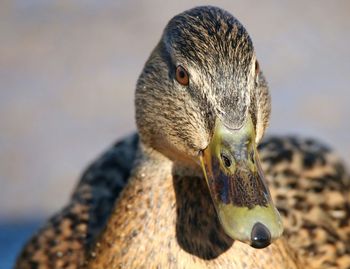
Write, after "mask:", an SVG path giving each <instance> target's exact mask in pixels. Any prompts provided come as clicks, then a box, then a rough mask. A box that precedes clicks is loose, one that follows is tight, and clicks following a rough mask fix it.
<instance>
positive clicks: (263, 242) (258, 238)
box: [251, 222, 271, 248]
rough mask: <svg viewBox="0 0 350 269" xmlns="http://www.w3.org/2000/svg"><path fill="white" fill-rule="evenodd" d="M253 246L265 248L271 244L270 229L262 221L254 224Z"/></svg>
mask: <svg viewBox="0 0 350 269" xmlns="http://www.w3.org/2000/svg"><path fill="white" fill-rule="evenodd" d="M251 242H252V243H251V246H252V247H253V248H265V247H267V246H268V245H270V244H271V234H270V231H269V229H268V228H267V227H266V226H265V225H264V224H262V223H260V222H257V223H255V224H254V226H253V229H252V233H251Z"/></svg>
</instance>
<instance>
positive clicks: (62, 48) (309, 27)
mask: <svg viewBox="0 0 350 269" xmlns="http://www.w3.org/2000/svg"><path fill="white" fill-rule="evenodd" d="M203 4H212V5H217V6H220V7H223V8H225V9H227V10H228V11H230V12H231V13H233V14H234V15H235V16H236V17H237V18H239V20H240V21H241V22H242V23H243V24H244V25H245V26H246V28H247V29H248V31H249V33H250V34H251V36H252V38H253V41H254V44H255V47H256V50H257V55H258V58H259V61H260V64H261V66H262V68H263V69H264V72H265V75H266V77H267V79H268V81H269V83H270V87H271V93H272V99H273V110H272V121H271V125H270V129H269V133H284V134H285V133H292V134H300V135H307V136H314V137H317V138H320V139H322V140H324V141H326V142H327V143H328V144H330V145H331V146H333V147H334V148H335V149H336V150H337V151H338V152H339V153H340V155H341V156H342V157H343V159H344V160H345V161H346V162H347V163H348V164H349V163H350V162H349V161H350V153H349V152H350V141H349V133H348V132H349V130H350V128H349V127H350V124H349V119H348V117H349V116H350V106H349V105H348V103H349V101H350V98H349V96H350V95H349V90H350V89H349V83H350V75H349V71H350V56H349V47H350V44H349V42H350V31H349V29H350V17H349V10H350V2H349V1H346V0H344V1H327V0H322V1H280V0H276V1H259V0H256V1H243V0H241V1H232V0H227V1H210V2H209V1H182V0H177V1H169V2H165V1H161V0H152V1H126V0H124V1H121V0H114V1H93V0H75V1H65V0H60V1H46V0H23V1H18V0H2V1H1V2H0V32H1V42H0V268H2V269H6V268H10V267H11V266H12V264H13V261H14V259H15V256H16V254H17V252H18V251H19V249H20V247H21V245H22V244H23V242H24V241H25V240H26V239H27V238H28V236H29V235H30V234H31V233H32V232H33V231H34V230H36V229H37V228H38V226H39V225H40V224H41V223H42V221H43V220H45V219H46V218H47V217H48V216H50V215H51V214H52V213H53V212H55V211H56V210H58V209H59V208H61V207H62V205H63V204H64V203H66V202H67V200H68V198H69V195H70V193H71V191H72V189H73V187H74V185H75V184H76V182H77V179H78V178H79V175H80V174H81V172H82V171H83V169H84V168H85V167H86V165H87V164H88V163H89V162H91V161H92V160H93V159H94V158H95V157H96V156H98V154H99V153H101V152H102V151H103V150H104V149H106V148H107V147H108V146H109V145H110V144H111V143H112V142H113V141H115V140H116V139H118V138H121V137H123V136H124V135H127V134H129V133H130V132H132V131H133V130H135V125H134V109H133V92H134V86H135V83H136V80H137V77H138V75H139V73H140V72H141V69H142V66H143V64H144V62H145V60H146V59H147V57H148V55H149V53H150V51H151V50H152V48H153V47H154V45H155V44H156V42H157V41H158V40H159V38H160V35H161V32H162V29H163V27H164V26H165V24H166V23H167V21H168V20H169V19H170V18H171V17H172V16H174V15H175V14H177V13H179V12H181V11H183V10H185V9H188V8H190V7H193V6H197V5H203Z"/></svg>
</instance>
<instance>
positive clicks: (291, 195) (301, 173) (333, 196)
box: [16, 135, 350, 269]
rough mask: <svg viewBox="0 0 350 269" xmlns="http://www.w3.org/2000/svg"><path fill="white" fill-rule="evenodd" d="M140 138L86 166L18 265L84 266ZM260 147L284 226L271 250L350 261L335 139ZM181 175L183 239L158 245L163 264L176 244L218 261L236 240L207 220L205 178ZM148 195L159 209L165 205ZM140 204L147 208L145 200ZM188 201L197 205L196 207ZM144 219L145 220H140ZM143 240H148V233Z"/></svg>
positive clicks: (324, 263) (313, 263) (344, 179)
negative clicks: (65, 203)
mask: <svg viewBox="0 0 350 269" xmlns="http://www.w3.org/2000/svg"><path fill="white" fill-rule="evenodd" d="M137 141H138V138H137V136H136V135H133V136H132V137H129V138H127V139H125V140H124V141H122V142H119V143H117V144H116V145H115V146H114V147H112V148H111V149H110V150H108V151H107V152H106V153H105V154H103V156H102V157H100V158H99V159H98V160H97V161H95V162H94V163H93V164H92V165H91V166H90V167H89V168H88V169H87V171H86V172H85V174H84V175H83V177H82V179H81V181H80V183H79V184H78V186H77V187H76V190H75V191H74V194H73V196H72V199H71V201H70V202H69V204H68V206H66V207H65V208H64V209H63V210H62V211H61V212H59V213H57V214H56V215H55V216H54V217H53V218H51V219H50V220H49V221H48V222H47V224H45V225H44V227H43V228H41V229H40V230H39V231H38V233H37V234H35V235H34V237H33V238H32V239H31V240H30V241H29V242H28V243H27V245H26V246H25V248H24V250H23V251H22V253H21V255H20V256H19V259H18V261H17V266H16V268H23V269H27V268H52V269H54V268H80V265H83V263H84V261H85V259H86V258H87V256H91V255H92V256H95V255H96V253H91V252H89V249H90V245H91V242H92V241H93V239H94V238H95V237H96V236H97V235H98V234H99V232H100V231H101V230H102V228H103V226H104V224H105V221H106V219H107V218H108V216H109V214H110V212H111V210H112V207H113V204H114V201H115V199H116V198H117V196H118V195H119V193H120V190H121V188H122V187H123V185H124V184H125V183H126V181H127V178H128V177H129V174H130V170H131V167H132V163H133V159H134V158H135V155H136V148H137ZM259 152H260V156H261V160H262V166H263V169H264V171H265V173H266V177H267V180H268V182H269V185H270V191H271V194H272V196H273V199H274V200H275V202H276V204H277V207H278V209H279V210H280V212H281V214H282V216H283V220H284V226H285V233H284V239H283V241H282V240H281V241H282V242H277V245H275V244H273V246H272V247H269V249H270V250H269V254H267V255H266V256H269V255H273V256H272V257H275V255H276V256H280V255H281V254H280V251H281V250H280V249H278V248H277V247H279V245H288V247H286V246H283V248H285V250H284V251H290V253H291V254H290V255H291V256H292V257H293V255H295V256H297V257H299V259H304V261H305V262H307V263H308V264H309V265H310V268H338V269H340V268H341V269H345V268H350V218H349V216H350V209H349V208H350V205H349V191H348V190H349V176H348V174H347V173H346V172H345V170H344V166H343V164H342V163H341V161H340V160H339V158H338V157H337V156H336V155H335V154H334V152H332V151H331V150H330V149H329V148H328V147H326V146H324V145H322V144H320V143H318V142H316V141H314V140H310V139H298V138H294V137H272V138H269V139H266V140H264V141H263V142H262V143H261V145H260V149H259ZM174 181H175V182H177V183H176V184H175V185H174V186H176V190H175V193H177V197H176V204H174V203H173V204H172V205H169V206H170V207H171V208H173V210H176V212H177V213H176V214H178V216H179V220H178V221H177V222H176V223H173V226H174V227H173V228H172V229H169V230H175V231H176V233H178V242H176V241H175V242H174V241H172V243H170V245H165V246H163V247H161V246H159V249H162V250H164V252H163V251H161V253H160V254H161V255H162V256H164V257H166V258H164V259H165V260H164V261H165V265H166V266H167V267H163V268H171V266H170V264H171V263H173V262H174V261H175V254H171V253H172V251H171V248H173V247H174V246H173V244H179V246H180V248H181V249H183V250H182V251H183V252H187V253H196V255H200V256H201V257H202V259H203V263H205V262H211V263H213V264H216V266H217V267H216V268H218V265H219V263H218V262H216V261H215V258H217V257H218V256H219V255H220V254H221V253H222V252H225V251H226V250H227V249H228V248H230V247H232V245H233V242H232V241H231V240H230V239H229V238H227V236H225V235H224V234H223V233H222V230H221V227H220V225H219V224H218V220H217V218H216V217H214V222H213V221H212V220H210V219H205V220H203V214H202V212H203V211H205V210H204V209H205V208H206V207H207V208H208V215H214V213H215V212H214V210H213V208H212V206H211V205H210V204H211V203H210V202H209V203H208V197H209V196H208V190H207V188H206V187H205V185H203V179H201V178H192V179H191V180H188V179H185V178H181V177H178V176H176V177H175V178H174ZM168 188H169V191H170V192H171V193H173V192H174V189H173V188H172V186H171V185H169V186H168ZM132 191H133V193H135V195H134V196H131V197H130V199H134V200H135V202H137V200H138V198H137V196H138V193H139V192H141V190H140V189H139V188H136V189H133V190H132ZM142 191H143V192H144V191H145V190H142ZM159 192H160V193H159V194H157V193H154V194H153V195H155V196H157V195H166V193H164V192H161V190H159ZM189 193H190V195H189ZM91 197H94V198H91ZM181 197H188V199H189V200H188V201H186V203H184V201H182V200H183V199H181V200H180V201H179V199H180V198H181ZM203 197H206V198H205V199H203ZM209 198H210V197H209ZM165 200H166V199H165ZM163 201H164V199H163V200H159V201H158V203H162V202H163ZM180 202H181V203H180ZM149 203H150V204H149V205H148V206H150V207H151V208H152V209H153V210H156V209H157V208H158V207H159V206H160V205H159V204H157V205H155V204H151V201H149ZM139 206H140V208H143V207H145V208H147V206H146V205H142V204H140V205H139ZM125 207H126V208H127V207H128V205H127V204H126V205H125ZM129 207H130V206H129ZM175 207H177V209H175ZM186 207H187V208H186ZM188 208H195V209H197V210H194V211H193V210H192V211H189V210H188ZM129 209H130V208H129ZM188 212H191V214H189V213H188ZM153 213H154V212H148V214H153ZM169 214H171V213H169ZM157 216H159V213H158V214H157ZM157 220H159V221H161V219H157ZM126 224H127V225H129V224H128V223H126ZM199 224H200V225H199ZM138 225H142V226H143V225H145V223H144V222H143V221H142V220H141V221H140V222H139V224H138ZM121 227H123V226H121ZM158 227H161V228H159V229H158ZM137 228H138V227H137V226H130V227H129V229H128V230H127V231H128V232H129V233H127V234H125V237H129V239H128V241H126V242H129V241H130V240H131V238H133V237H135V236H136V235H137V233H138V230H137ZM154 228H155V230H153V232H154V233H153V237H154V238H158V237H160V239H161V240H163V239H164V237H163V235H164V227H162V225H161V223H159V224H158V226H156V227H154ZM179 235H180V236H179ZM181 235H182V236H181ZM174 236H176V234H175V233H174ZM143 240H145V241H148V240H149V238H143ZM286 243H287V244H286ZM237 244H238V245H241V243H239V242H237ZM169 248H170V249H169ZM283 248H282V249H283ZM252 252H255V253H256V254H252ZM263 252H264V251H261V250H254V249H252V248H250V247H248V248H247V249H246V253H244V256H239V259H240V260H241V265H240V266H241V267H239V266H238V265H237V266H236V267H234V268H264V267H258V266H259V265H257V264H255V267H247V265H248V263H247V261H249V260H251V257H250V256H251V255H252V256H255V255H258V257H259V259H262V260H264V259H266V258H268V257H264V253H263ZM166 253H168V254H166ZM173 253H176V252H173ZM153 255H155V254H153ZM138 257H139V256H138ZM242 257H243V258H242ZM293 259H297V258H295V257H293ZM246 260H247V261H246ZM143 261H146V260H143ZM168 262H169V264H167V263H168ZM255 262H256V263H257V262H258V261H257V260H256V261H255ZM244 264H246V266H244ZM259 264H261V263H259ZM145 266H146V264H145ZM203 267H204V268H205V266H203ZM145 268H149V267H145ZM174 268H176V267H175V266H174ZM180 268H181V267H180ZM223 268H229V267H223ZM266 268H272V267H266ZM274 268H278V267H274ZM279 268H282V267H279ZM292 268H295V267H292ZM299 268H303V267H299ZM308 268H309V267H308Z"/></svg>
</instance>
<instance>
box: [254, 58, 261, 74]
mask: <svg viewBox="0 0 350 269" xmlns="http://www.w3.org/2000/svg"><path fill="white" fill-rule="evenodd" d="M259 72H260V66H259V62H258V60H255V75H256V76H257V75H259Z"/></svg>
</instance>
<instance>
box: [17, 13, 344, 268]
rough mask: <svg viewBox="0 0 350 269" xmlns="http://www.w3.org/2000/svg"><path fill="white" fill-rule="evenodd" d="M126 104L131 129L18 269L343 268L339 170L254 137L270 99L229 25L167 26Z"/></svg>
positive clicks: (246, 40) (314, 151) (245, 41)
mask: <svg viewBox="0 0 350 269" xmlns="http://www.w3.org/2000/svg"><path fill="white" fill-rule="evenodd" d="M135 104H136V123H137V127H138V134H134V135H132V136H130V137H128V138H126V139H124V140H123V141H121V142H119V143H117V144H116V145H115V146H113V147H112V148H111V149H110V150H108V151H107V152H106V153H105V154H104V155H103V156H101V157H100V158H99V159H98V160H97V161H96V162H94V163H93V164H92V165H91V166H90V167H89V168H88V169H87V171H86V172H85V173H84V175H83V176H82V179H81V180H80V182H79V184H78V186H77V187H76V189H75V191H74V193H73V196H72V199H71V201H70V203H69V204H68V205H67V206H66V207H65V208H64V209H63V210H62V211H61V212H59V213H58V214H56V215H55V216H54V217H53V218H51V219H50V220H49V221H48V222H47V223H46V224H45V226H44V227H43V228H42V229H41V230H40V231H39V232H38V233H37V234H36V235H34V236H33V238H32V239H31V240H30V241H29V242H28V243H27V245H26V246H25V248H24V250H23V251H22V253H21V254H20V256H19V258H18V260H17V264H16V268H81V267H83V268H236V269H239V268H262V269H264V268H269V269H270V268H284V269H286V268H350V220H349V219H350V218H349V216H350V206H349V192H348V187H349V185H350V183H349V176H348V174H347V173H346V171H345V168H344V166H343V164H342V163H341V161H340V160H339V158H338V157H337V156H336V155H335V154H334V153H333V152H332V151H331V150H330V149H329V148H328V147H326V146H324V145H322V144H321V143H318V142H316V141H314V140H312V139H301V138H295V137H271V138H268V139H265V140H263V141H262V142H261V140H262V137H263V136H264V133H265V130H266V127H267V125H268V121H269V115H270V96H269V91H268V87H267V83H266V80H265V78H264V76H263V73H262V70H261V68H260V66H259V63H258V61H257V58H256V55H255V52H254V48H253V44H252V41H251V39H250V37H249V35H248V33H247V31H246V29H245V28H244V27H243V26H242V24H241V23H240V22H239V21H238V20H237V19H236V18H235V17H233V16H232V15H231V14H229V13H228V12H226V11H224V10H222V9H220V8H216V7H198V8H193V9H191V10H188V11H185V12H183V13H181V14H179V15H177V16H175V17H174V18H172V19H171V20H170V22H169V23H168V25H167V26H166V28H165V30H164V33H163V35H162V38H161V40H160V42H159V43H158V44H157V46H156V48H155V49H154V50H153V52H152V53H151V55H150V57H149V59H148V61H147V62H146V64H145V66H144V69H143V71H142V73H141V75H140V77H139V80H138V83H137V87H136V97H135ZM259 144H260V146H259V147H258V145H259ZM259 155H260V156H259ZM272 201H275V204H276V206H275V204H274V203H273V202H272ZM280 214H281V215H282V217H281V216H280ZM283 229H284V233H283ZM282 233H283V235H282Z"/></svg>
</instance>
